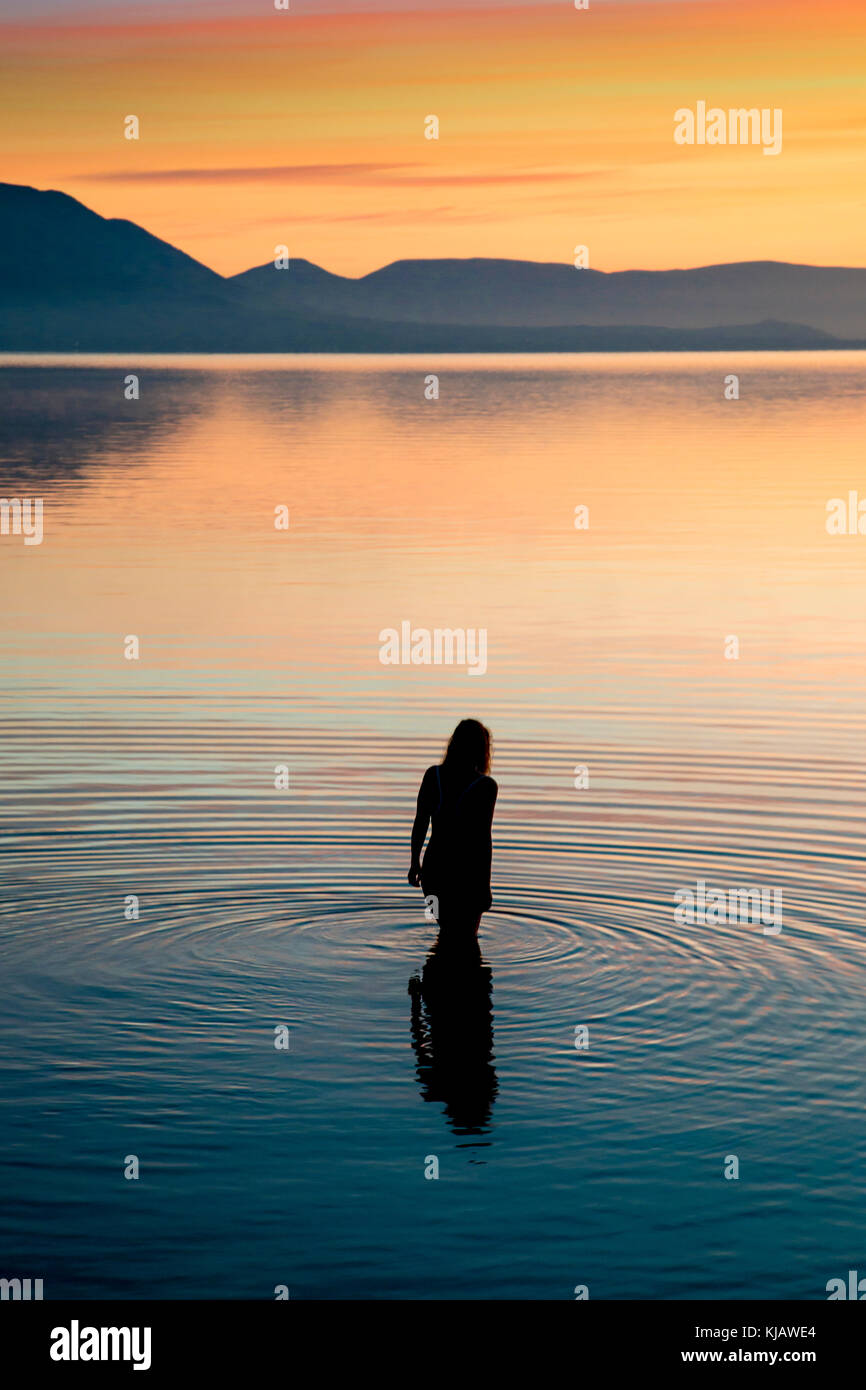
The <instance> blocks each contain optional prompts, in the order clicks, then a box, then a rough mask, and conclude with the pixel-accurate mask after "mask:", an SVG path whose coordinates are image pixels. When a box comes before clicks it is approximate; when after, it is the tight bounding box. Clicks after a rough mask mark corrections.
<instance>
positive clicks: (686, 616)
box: [0, 354, 866, 1299]
mask: <svg viewBox="0 0 866 1390" xmlns="http://www.w3.org/2000/svg"><path fill="white" fill-rule="evenodd" d="M129 372H136V373H137V374H138V375H139V377H140V383H141V398H140V400H139V401H137V402H136V401H126V400H125V399H124V387H123V383H124V378H125V376H126V375H127V374H128V373H129ZM431 372H435V373H436V374H438V375H439V378H440V392H441V394H440V399H439V400H436V401H427V400H425V397H424V381H425V377H426V376H427V375H428V374H429V373H431ZM729 372H737V373H738V374H739V376H740V391H741V398H740V399H739V400H738V401H726V400H724V398H723V378H724V376H725V375H726V374H728V373H729ZM864 388H866V355H857V354H850V355H847V354H818V355H815V356H811V355H807V354H779V355H773V354H767V355H760V354H756V355H749V354H739V355H737V354H735V355H730V354H723V355H722V354H720V355H718V356H715V355H705V356H696V357H689V356H685V355H676V356H671V357H663V356H659V357H640V356H634V357H626V358H612V357H582V358H581V357H574V358H569V357H561V358H526V359H521V358H498V359H483V358H478V359H475V358H465V357H463V358H459V357H455V358H453V359H441V358H440V359H429V360H428V359H424V360H423V361H422V360H417V359H383V358H369V359H318V360H317V359H307V360H304V359H279V358H277V359H274V358H265V359H246V360H245V359H232V358H200V359H195V358H176V359H171V358H168V359H166V358H153V359H135V360H126V359H123V360H121V359H99V360H97V359H94V360H93V361H89V360H87V359H85V360H84V362H82V359H77V360H69V361H65V362H64V361H57V362H51V361H47V360H40V359H35V360H34V359H29V360H28V359H24V360H22V361H20V362H13V361H12V360H11V359H8V358H7V359H5V361H4V362H3V363H2V368H0V421H2V424H0V448H2V472H0V482H2V489H0V490H2V492H3V494H4V495H6V496H41V497H43V498H44V499H45V517H44V540H43V543H42V544H41V545H38V546H25V545H24V544H23V541H22V538H21V537H15V536H3V537H0V571H2V586H3V601H4V624H3V626H4V629H5V631H4V635H3V638H2V657H3V669H4V681H3V694H2V700H0V722H2V743H0V750H2V752H0V759H2V775H3V791H4V795H3V799H2V812H0V815H2V825H0V834H2V841H0V848H2V868H3V896H2V908H0V914H2V915H0V961H2V968H3V979H4V991H3V994H4V1008H3V1011H2V1023H0V1066H2V1070H0V1093H2V1101H3V1120H4V1124H3V1135H4V1138H3V1141H2V1152H0V1194H2V1195H0V1264H2V1269H0V1274H3V1275H7V1276H12V1275H15V1274H18V1275H23V1276H27V1275H30V1276H31V1277H42V1278H44V1280H45V1295H46V1297H60V1296H71V1295H83V1296H91V1297H97V1296H121V1297H152V1296H166V1297H192V1296H195V1297H211V1296H213V1297H251V1298H272V1297H273V1291H274V1286H275V1285H277V1284H286V1285H288V1287H289V1289H290V1291H291V1297H292V1298H311V1297H320V1298H321V1297H325V1298H364V1297H373V1298H407V1297H411V1298H430V1299H440V1298H452V1299H453V1298H475V1297H479V1298H554V1299H569V1298H573V1296H574V1293H573V1291H574V1288H575V1285H577V1284H586V1285H588V1286H589V1293H590V1297H591V1298H668V1299H677V1298H687V1297H697V1298H703V1297H708V1298H709V1297H723V1298H739V1297H758V1298H761V1297H766V1298H779V1297H786V1298H805V1299H814V1298H824V1297H826V1293H825V1285H826V1282H827V1280H828V1279H830V1278H833V1277H836V1276H845V1275H846V1272H847V1271H848V1269H849V1268H858V1269H859V1270H860V1272H861V1274H862V1273H863V1272H864V1270H866V1233H864V1225H866V1216H864V1212H866V1202H864V1198H866V1121H864V1113H863V1101H864V1081H863V1076H864V1070H866V1023H864V989H866V944H864V910H863V882H864V837H863V831H864V810H866V804H864V803H866V793H864V761H866V757H864V754H866V742H864V726H866V718H864V696H863V690H864V675H866V661H864V627H866V624H864V618H866V570H864V561H866V538H864V537H860V536H830V535H828V534H827V531H826V528H825V515H826V510H825V508H826V502H827V500H828V499H829V498H831V497H847V493H848V491H849V490H850V489H859V490H860V494H861V496H866V472H864V464H863V458H864V453H863V443H864V431H863V423H864V399H866V397H864ZM281 504H282V505H285V506H287V507H288V508H289V512H290V525H289V528H288V530H287V531H278V530H276V529H275V527H274V509H275V507H277V506H280V505H281ZM581 505H585V506H587V507H588V508H589V519H590V524H589V529H588V530H576V529H575V526H574V514H575V507H578V506H581ZM404 620H409V621H410V622H411V623H412V624H413V625H414V626H421V627H427V628H430V629H432V628H435V627H453V628H486V630H487V633H488V669H487V672H486V674H484V675H483V676H470V675H468V674H467V672H466V670H465V669H457V668H453V667H450V668H449V667H445V666H439V667H434V666H415V667H413V666H383V665H382V664H381V663H380V661H379V632H380V630H382V629H384V628H387V627H396V628H399V626H400V624H401V622H402V621H404ZM130 634H136V635H137V636H138V637H139V639H140V644H141V651H140V659H139V660H138V661H128V660H125V659H124V639H125V637H126V636H128V635H130ZM732 635H735V636H737V637H738V638H739V643H740V655H739V659H738V660H730V659H725V643H726V641H727V639H728V638H729V637H731V636H732ZM465 715H475V716H477V717H479V718H482V719H484V720H485V721H486V722H488V723H489V724H490V726H491V728H492V730H493V733H494V737H495V741H496V753H495V761H494V768H493V771H494V775H495V776H496V777H497V779H498V781H499V784H500V793H499V806H498V809H497V815H496V821H495V825H494V874H493V890H494V909H493V911H492V912H491V913H489V914H488V915H487V916H486V917H485V919H484V922H483V925H482V933H481V942H482V950H483V956H484V964H483V965H479V966H477V967H476V969H475V971H474V972H473V973H472V975H471V978H468V979H460V980H456V981H455V980H450V981H449V980H447V979H446V980H445V982H444V986H443V988H444V994H443V996H442V1000H443V1001H444V1002H441V1003H440V1007H439V1011H438V1016H437V1015H436V1013H435V1011H434V1015H433V1016H432V1017H431V1016H429V1011H425V1010H424V1009H420V1010H419V1009H418V1008H417V1006H415V1005H413V996H412V994H411V993H410V988H409V987H410V981H411V980H412V979H413V977H417V976H418V975H419V974H420V972H421V971H422V969H423V967H424V964H425V959H426V957H427V954H428V952H429V950H430V948H431V946H432V945H433V942H434V940H435V926H434V925H431V924H430V923H428V922H425V920H424V913H423V903H422V901H421V899H420V895H419V894H418V893H417V891H414V890H412V889H410V888H409V887H408V885H407V884H406V881H405V876H406V871H407V869H408V857H409V856H408V835H409V827H410V822H411V817H412V814H413V810H414V798H415V793H416V790H417V783H418V780H419V778H420V776H421V773H422V772H423V770H424V768H425V767H426V766H427V765H428V764H429V763H431V762H433V761H435V760H436V759H437V758H438V757H439V756H440V753H441V749H442V746H443V742H444V739H445V737H446V736H447V734H448V733H449V732H450V729H451V728H452V727H453V725H454V723H455V722H456V720H457V719H458V718H460V717H463V716H465ZM278 765H284V766H285V767H287V768H288V779H289V787H288V790H276V789H275V786H274V777H275V772H274V769H275V767H277V766H278ZM578 765H585V766H586V768H587V769H588V780H589V785H588V786H583V787H580V788H578V787H576V786H575V768H576V767H577V766H578ZM578 780H580V779H578ZM584 780H585V779H584ZM699 879H703V880H705V881H706V882H707V884H708V885H709V886H710V887H715V888H720V889H724V890H729V889H731V888H739V887H749V886H757V887H766V888H768V889H773V888H776V889H780V890H781V891H782V893H783V901H784V909H783V929H782V931H781V932H780V933H778V934H766V933H764V932H763V931H762V929H761V926H760V924H757V923H752V922H714V923H703V924H697V923H696V924H694V925H690V924H687V923H679V922H676V921H675V920H674V915H673V914H674V895H675V893H676V892H677V890H678V889H681V888H687V887H694V885H695V884H696V882H697V880H699ZM130 894H134V895H136V896H137V897H138V899H139V904H140V908H139V911H140V915H139V917H138V919H137V920H127V919H126V918H125V916H124V905H125V900H126V898H127V895H130ZM278 1025H285V1026H287V1027H288V1028H289V1030H290V1039H291V1044H290V1049H289V1050H288V1051H278V1050H276V1049H275V1047H274V1029H275V1027H277V1026H278ZM581 1026H585V1027H587V1028H588V1029H589V1047H588V1048H582V1049H577V1048H576V1047H575V1029H576V1028H579V1027H581ZM133 1154H134V1155H137V1157H138V1159H139V1162H140V1178H139V1179H138V1181H128V1180H126V1179H125V1178H124V1176H123V1169H124V1162H125V1159H126V1157H127V1155H133ZM728 1155H736V1156H737V1157H738V1159H739V1165H740V1176H739V1179H738V1180H736V1181H734V1180H731V1181H728V1180H726V1179H725V1177H724V1166H725V1160H726V1156H728ZM434 1156H435V1157H436V1158H437V1159H438V1164H439V1178H438V1180H430V1179H427V1178H425V1166H426V1167H427V1168H428V1169H429V1167H430V1164H429V1162H428V1160H429V1159H430V1158H432V1157H434Z"/></svg>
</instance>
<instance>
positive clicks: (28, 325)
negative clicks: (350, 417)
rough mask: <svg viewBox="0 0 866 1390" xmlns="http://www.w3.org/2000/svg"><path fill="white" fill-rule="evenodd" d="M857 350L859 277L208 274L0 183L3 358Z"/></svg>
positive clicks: (415, 266)
mask: <svg viewBox="0 0 866 1390" xmlns="http://www.w3.org/2000/svg"><path fill="white" fill-rule="evenodd" d="M848 345H852V346H866V270H859V269H850V270H846V269H841V268H822V267H815V266H797V265H787V264H784V263H781V262H775V261H760V262H758V261H756V262H746V263H742V264H732V265H719V266H706V267H703V268H699V269H695V270H672V271H621V272H615V273H611V274H605V273H603V272H601V271H596V270H576V269H574V268H573V267H572V266H569V265H556V264H553V265H551V264H544V263H539V262H533V261H503V260H487V259H474V260H430V261H396V262H394V263H393V264H392V265H388V266H385V267H383V269H381V270H377V271H374V272H373V273H372V274H371V275H365V276H362V277H360V278H359V279H356V280H353V279H349V278H347V277H345V276H340V275H333V274H331V273H330V272H329V271H326V270H323V269H322V268H321V267H319V266H316V265H314V264H313V263H312V262H310V261H305V260H293V261H292V262H291V265H290V267H289V268H288V269H285V270H277V269H276V268H275V267H274V266H273V265H272V264H268V265H265V266H258V267H255V268H253V269H252V270H248V271H245V272H243V273H242V274H240V275H234V276H228V277H225V276H221V275H217V274H215V272H213V271H211V270H208V269H207V267H206V266H203V265H201V264H200V263H199V262H198V261H196V260H194V259H193V258H192V257H191V256H187V255H185V254H184V252H182V251H179V250H177V248H176V247H174V246H171V245H169V243H168V242H165V241H161V240H160V239H159V238H158V237H155V236H152V235H151V234H150V233H149V232H146V231H145V230H144V229H143V228H141V227H139V226H137V225H136V224H135V223H133V222H128V221H125V220H122V219H108V218H103V217H100V216H98V214H96V213H94V212H91V211H90V210H89V209H88V208H86V207H85V206H84V205H83V204H82V203H79V202H78V201H77V200H76V199H75V198H71V197H69V196H68V195H67V194H65V193H58V192H40V191H39V190H37V189H34V188H28V187H25V186H23V185H18V184H0V351H21V352H27V351H70V350H78V351H82V352H98V351H104V352H110V351H115V352H131V351H150V352H178V351H199V352H221V351H223V352H434V351H442V352H444V351H450V352H461V351H466V352H469V351H476V352H516V351H528V352H534V351H539V352H543V351H548V352H553V351H557V352H565V351H611V352H619V351H628V350H629V349H634V350H645V351H654V350H671V351H673V350H688V349H692V350H707V349H711V348H716V347H717V348H727V349H736V348H740V349H744V348H758V347H762V348H789V349H793V348H810V347H815V348H821V347H838V346H848Z"/></svg>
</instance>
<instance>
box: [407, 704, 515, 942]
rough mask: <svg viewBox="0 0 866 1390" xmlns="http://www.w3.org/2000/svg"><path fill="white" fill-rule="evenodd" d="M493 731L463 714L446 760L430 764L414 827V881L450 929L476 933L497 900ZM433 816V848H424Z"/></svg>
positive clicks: (423, 784) (420, 792)
mask: <svg viewBox="0 0 866 1390" xmlns="http://www.w3.org/2000/svg"><path fill="white" fill-rule="evenodd" d="M489 771H490V733H489V730H487V729H485V727H484V725H483V724H479V722H478V720H477V719H461V721H460V723H459V724H458V725H457V728H456V729H455V730H454V733H453V734H452V735H451V741H450V742H449V744H448V748H447V750H446V753H445V757H444V759H443V760H442V762H441V763H438V764H436V765H434V766H433V767H428V769H427V771H426V772H425V773H424V777H423V779H422V781H421V787H420V790H419V792H418V809H417V811H416V813H415V824H414V825H413V826H412V867H411V868H410V870H409V882H410V883H411V884H412V885H413V886H414V887H417V886H418V885H419V884H420V885H421V888H422V890H423V892H424V895H425V897H433V898H435V899H436V900H437V902H436V904H434V915H435V917H436V919H437V921H438V922H439V925H440V927H442V929H443V931H444V930H446V929H447V930H448V931H451V930H455V929H456V930H460V931H461V932H462V931H467V932H470V933H473V934H474V933H475V932H477V931H478V926H479V923H480V921H481V914H482V912H486V911H487V909H488V908H489V907H490V906H491V904H492V901H493V900H492V898H491V896H490V865H491V859H492V855H493V845H492V841H491V835H490V830H491V826H492V824H493V808H494V806H495V805H496V793H497V791H498V788H497V786H496V783H495V782H494V780H493V778H492V777H490V776H489V775H488V774H489ZM431 821H432V823H433V831H432V834H431V836H430V843H429V845H428V846H427V852H426V854H425V855H424V859H423V862H422V860H421V850H422V848H423V846H424V840H425V838H426V835H427V827H428V825H429V824H430V822H431Z"/></svg>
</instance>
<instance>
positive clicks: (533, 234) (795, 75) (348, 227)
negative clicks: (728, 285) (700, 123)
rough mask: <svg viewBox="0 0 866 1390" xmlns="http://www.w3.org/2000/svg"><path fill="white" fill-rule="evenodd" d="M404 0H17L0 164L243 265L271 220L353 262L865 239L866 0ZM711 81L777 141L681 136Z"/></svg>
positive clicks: (786, 256)
mask: <svg viewBox="0 0 866 1390" xmlns="http://www.w3.org/2000/svg"><path fill="white" fill-rule="evenodd" d="M390 4H391V8H389V9H387V10H382V9H381V8H380V9H379V11H378V12H377V10H376V9H375V8H373V0H371V4H370V8H369V9H368V10H366V11H363V10H362V11H361V12H358V4H357V0H356V3H354V4H352V3H351V0H343V3H340V0H331V3H329V4H327V6H325V7H323V8H327V11H328V12H327V13H309V10H310V8H311V6H310V4H309V3H306V4H305V3H304V0H292V8H291V10H290V11H289V12H288V13H285V12H277V11H275V10H274V9H273V6H272V3H270V2H269V0H226V2H225V3H222V4H207V3H202V0H176V3H174V4H173V5H172V6H170V7H168V8H151V9H149V8H148V7H147V6H146V5H126V4H116V5H114V6H113V7H111V6H105V5H103V6H102V7H101V8H98V7H97V8H94V6H92V5H91V6H89V7H87V8H86V9H85V8H84V7H82V6H80V5H79V4H78V3H77V0H66V3H63V0H54V3H51V0H34V8H33V10H32V11H31V13H30V16H29V18H28V19H27V20H26V21H25V22H18V21H17V20H16V19H15V18H8V17H7V16H9V15H10V14H13V12H14V10H15V9H17V8H18V6H13V5H12V4H11V0H0V51H2V56H0V90H2V92H3V98H2V101H3V116H2V136H3V138H2V148H3V161H2V178H3V179H4V180H6V181H9V182H14V183H29V184H33V185H35V186H36V187H39V188H59V189H62V190H63V191H64V192H67V193H71V194H73V195H74V196H75V197H77V198H79V199H81V201H82V202H84V203H86V204H87V205H88V206H89V207H91V208H93V209H94V210H95V211H97V212H99V213H101V214H103V215H104V216H111V217H128V218H131V219H132V220H133V221H135V222H138V223H140V224H141V225H142V226H144V227H146V228H148V230H150V231H152V232H154V233H156V234H157V235H158V236H162V237H165V238H166V239H167V240H168V241H171V242H172V243H174V244H175V245H177V246H180V247H181V248H182V249H183V250H185V251H188V252H189V253H190V254H191V255H194V256H196V257H198V258H199V259H200V260H202V261H204V262H205V263H206V264H207V265H209V266H212V267H213V268H214V269H215V270H219V271H221V272H223V273H226V274H230V273H233V272H236V271H239V270H244V269H246V268H248V267H249V266H252V265H257V264H261V263H263V262H264V261H267V260H271V259H272V258H273V254H274V247H275V245H276V244H278V243H285V244H287V245H288V247H289V252H290V255H291V256H293V257H301V256H305V257H307V258H308V259H310V260H313V261H315V262H317V263H318V264H320V265H324V266H326V267H327V268H328V269H330V270H335V271H339V272H341V273H344V274H350V275H358V274H363V273H365V272H367V271H369V270H374V269H376V268H377V267H378V266H380V265H384V264H386V263H387V262H389V261H392V260H396V259H399V258H401V257H415V256H476V255H480V256H507V257H521V258H526V259H530V260H552V261H566V262H569V263H570V262H571V261H572V257H573V248H574V246H575V245H576V244H578V243H582V244H586V245H587V246H588V247H589V254H590V264H591V265H592V266H594V267H596V268H597V269H601V270H618V269H624V268H627V267H648V268H657V267H668V266H677V265H699V264H706V263H708V262H714V261H728V260H747V259H765V258H772V259H779V260H792V261H808V262H813V263H818V264H827V265H829V264H835V265H866V237H864V233H863V228H864V225H866V217H864V187H866V162H864V136H866V90H864V83H863V79H862V62H863V53H864V49H866V5H864V0H823V3H821V4H817V3H815V2H814V0H660V2H659V3H654V0H641V2H640V3H629V4H624V3H623V4H621V3H618V0H590V9H589V10H588V11H577V10H575V9H574V6H573V4H572V3H571V0H558V3H556V4H553V5H547V4H543V3H536V4H524V5H519V6H514V7H511V8H506V7H502V6H499V5H489V4H487V5H481V6H479V7H473V6H472V5H470V4H467V5H464V6H463V7H462V8H460V9H459V10H454V9H452V10H444V9H440V8H438V7H437V6H433V5H430V4H427V5H424V6H423V7H422V6H421V5H420V4H419V5H411V6H410V5H408V4H402V3H400V0H390ZM305 10H306V11H307V12H304V11H305ZM19 13H20V9H19ZM701 99H702V100H705V101H706V102H707V103H708V105H711V106H712V105H716V106H720V107H723V108H727V107H728V106H748V107H751V106H757V107H759V108H763V107H771V108H773V107H780V108H781V109H782V111H783V132H784V138H783V149H782V153H781V154H780V155H779V156H778V157H776V158H773V157H767V156H764V155H763V154H762V151H761V149H760V148H755V147H730V146H728V147H709V146H693V147H683V146H677V145H676V144H674V142H673V125H674V121H673V113H674V111H675V110H676V109H677V108H678V107H682V106H692V107H693V106H694V105H695V103H696V102H697V101H698V100H701ZM434 113H435V114H436V115H437V116H438V117H439V121H440V138H439V140H438V141H433V140H426V139H425V138H424V119H425V117H426V116H427V115H429V114H434ZM129 114H136V115H137V116H138V117H139V119H140V122H141V138H140V139H139V140H138V141H129V140H126V139H124V137H123V118H124V117H125V116H126V115H129Z"/></svg>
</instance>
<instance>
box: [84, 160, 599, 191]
mask: <svg viewBox="0 0 866 1390" xmlns="http://www.w3.org/2000/svg"><path fill="white" fill-rule="evenodd" d="M404 170H407V171H410V172H403V171H404ZM610 172H611V170H607V169H595V170H587V171H583V172H581V171H578V170H576V169H550V170H546V169H518V170H514V171H510V172H509V173H502V174H500V173H495V172H491V173H485V172H478V173H465V174H447V173H446V174H431V173H425V172H423V170H420V167H419V166H418V165H414V164H272V165H265V166H258V167H256V166H252V167H244V168H234V169H112V170H108V171H106V172H104V173H97V174H77V175H75V176H74V177H75V180H76V181H78V182H88V183H257V182H265V183H283V182H289V183H298V184H302V183H348V184H353V183H364V184H370V183H374V184H379V185H381V186H383V187H384V186H389V185H390V186H392V187H400V188H409V187H413V188H426V187H430V188H433V187H442V186H448V187H454V186H457V185H461V184H462V185H467V186H470V187H471V186H473V185H479V186H480V185H482V184H514V183H516V184H520V183H570V182H574V181H576V180H578V179H581V180H585V179H593V178H598V177H600V176H603V175H605V174H608V173H610Z"/></svg>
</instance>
